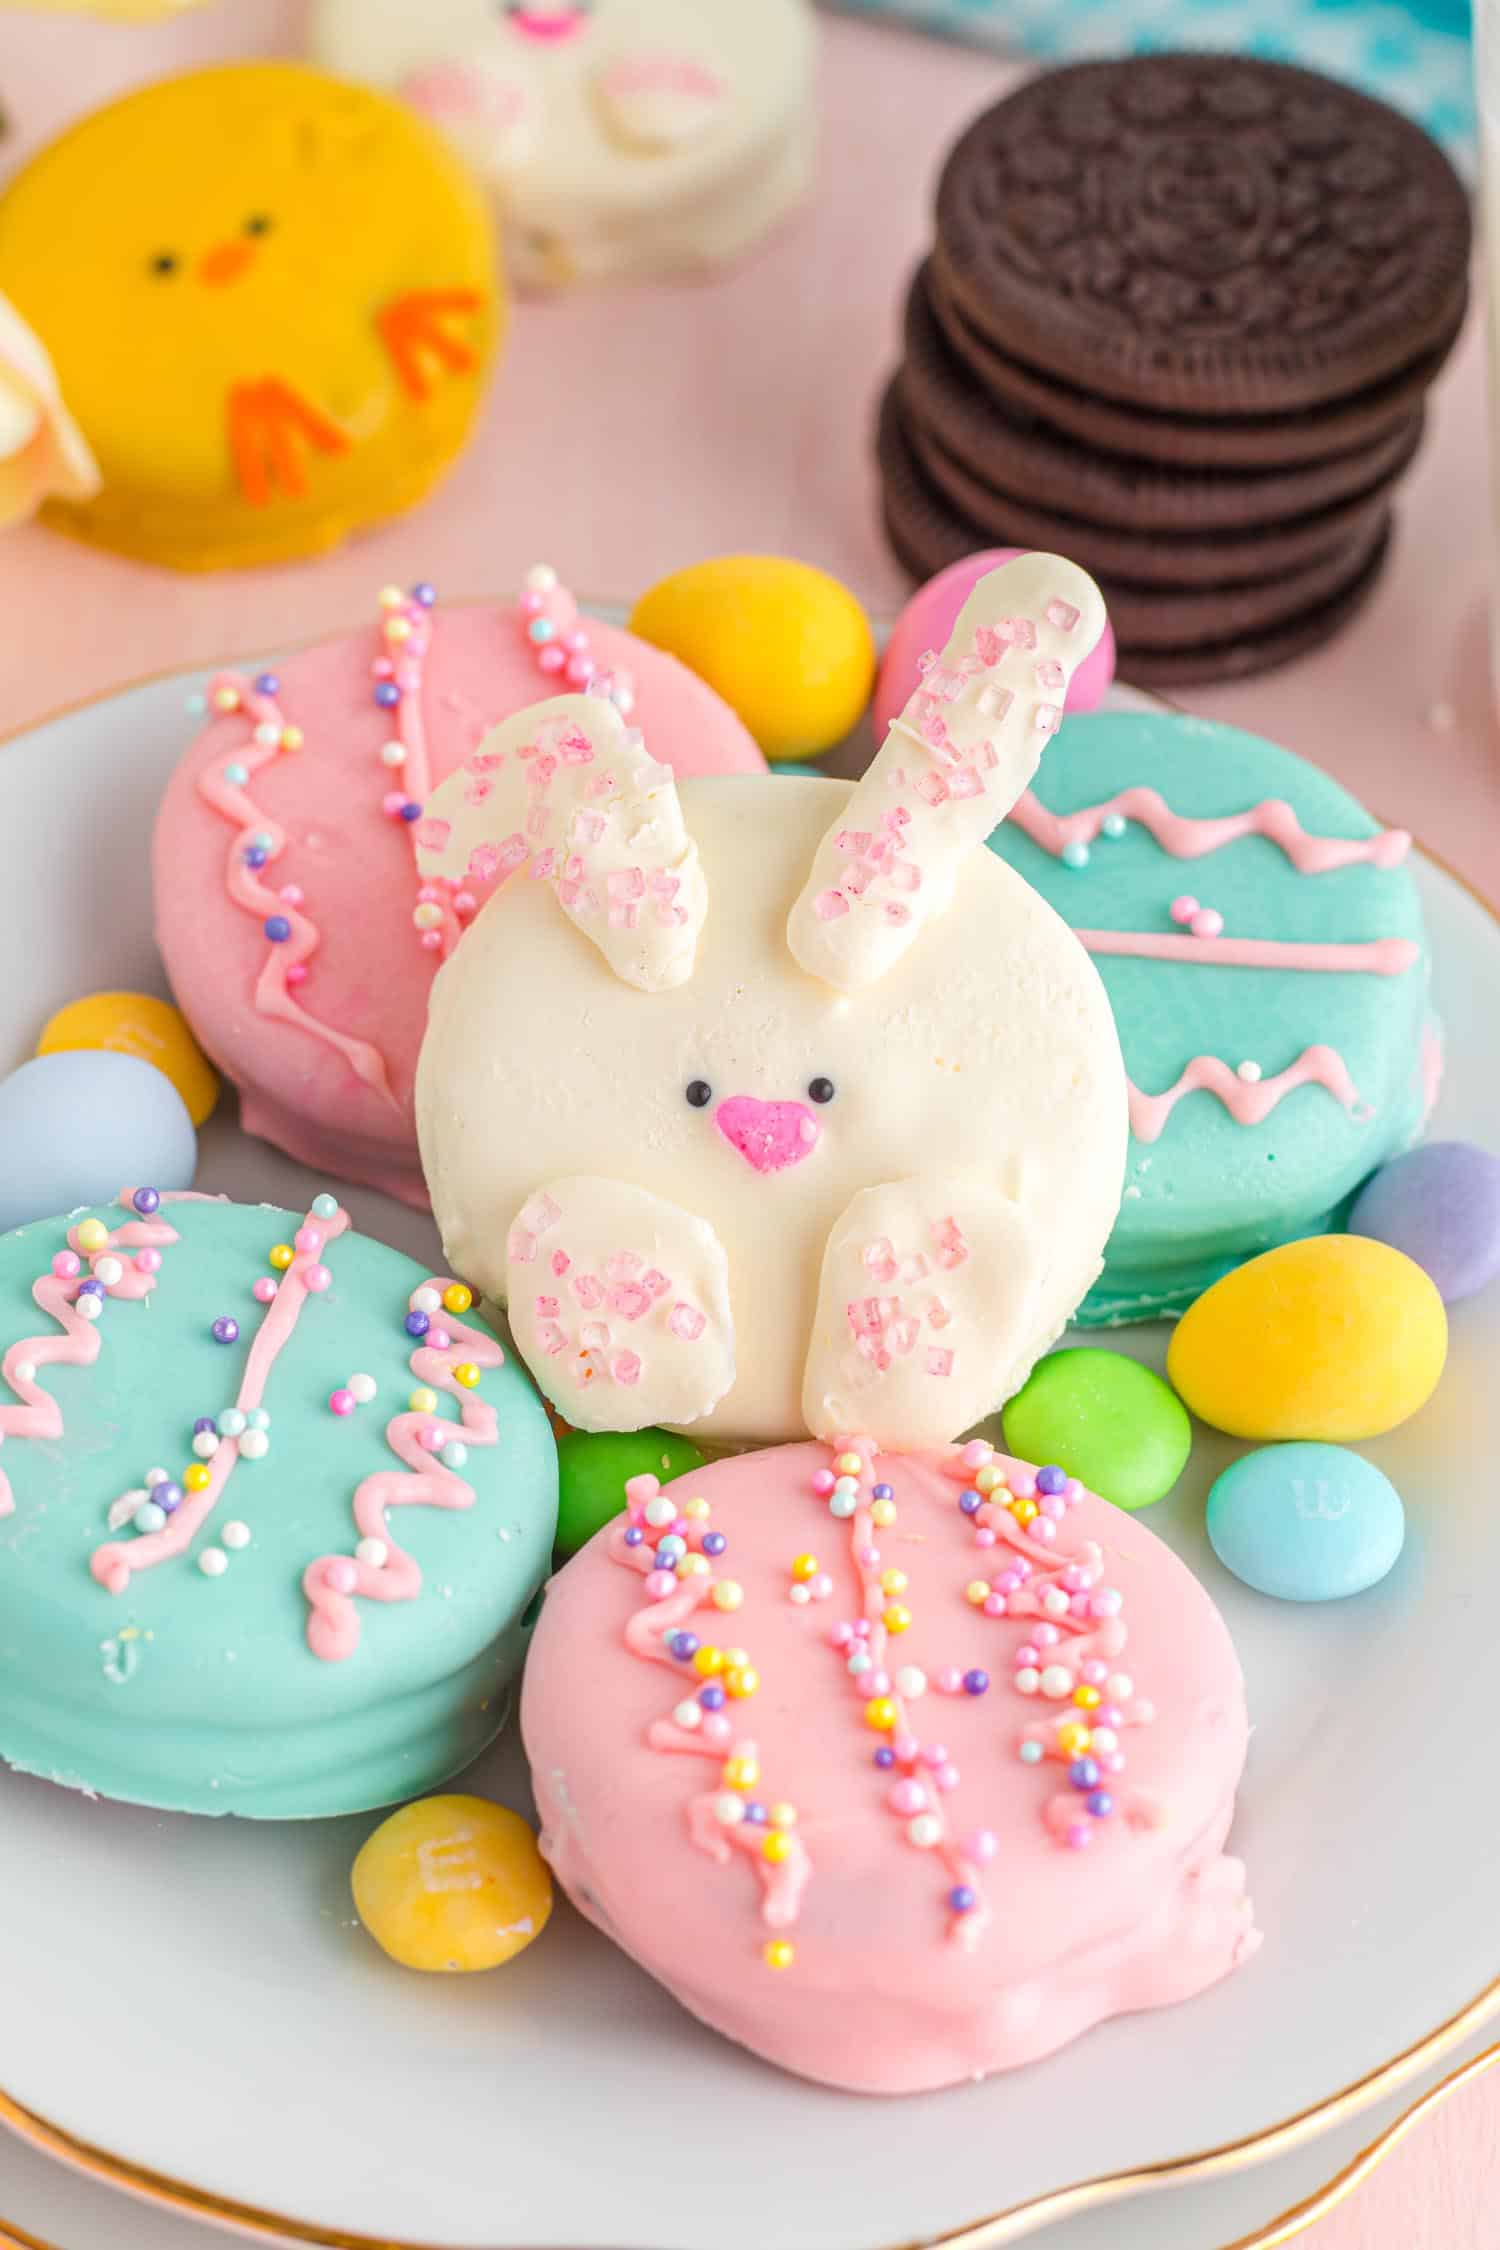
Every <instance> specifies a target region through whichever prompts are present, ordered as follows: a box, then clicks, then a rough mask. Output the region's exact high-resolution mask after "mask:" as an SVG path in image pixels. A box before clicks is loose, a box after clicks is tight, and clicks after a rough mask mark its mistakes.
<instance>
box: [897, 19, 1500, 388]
mask: <svg viewBox="0 0 1500 2250" xmlns="http://www.w3.org/2000/svg"><path fill="white" fill-rule="evenodd" d="M937 220H938V247H937V261H938V266H939V269H940V272H941V276H942V281H943V286H944V288H945V289H946V290H947V291H948V292H949V293H950V294H951V296H952V297H953V299H954V300H955V301H956V303H957V305H958V307H959V308H960V310H961V312H962V315H963V318H964V319H965V320H966V321H967V322H968V323H969V324H970V325H971V326H972V327H973V328H974V329H976V330H977V331H978V332H979V334H980V335H981V336H983V337H986V338H988V339H990V340H991V341H992V342H993V343H994V344H995V345H996V346H997V347H998V348H999V349H1000V350H1001V351H1003V352H1004V353H1005V354H1006V356H1007V357H1008V358H1009V359H1011V360H1015V361H1020V362H1022V363H1023V364H1025V365H1027V366H1030V367H1033V368H1036V369H1039V370H1043V371H1045V372H1046V373H1047V374H1048V376H1049V377H1052V376H1055V377H1057V378H1059V379H1060V380H1062V381H1063V382H1065V383H1069V384H1071V385H1073V386H1074V387H1075V388H1076V389H1078V390H1081V391H1084V392H1087V393H1090V394H1093V395H1096V396H1098V397H1100V398H1104V399H1108V400H1111V401H1115V402H1120V403H1124V404H1127V405H1134V406H1138V407H1144V408H1148V409H1151V410H1152V411H1154V412H1163V411H1166V412H1170V413H1173V414H1176V415H1180V416H1183V417H1196V416H1222V415H1244V416H1253V417H1259V416H1267V415H1283V414H1295V413H1298V412H1301V411H1302V410H1304V409H1306V408H1309V407H1312V408H1317V407H1323V406H1326V405H1327V404H1328V402H1329V401H1330V400H1334V399H1342V398H1347V397H1350V396H1354V395H1357V394H1358V393H1359V392H1361V391H1364V390H1367V389H1368V388H1369V387H1370V386H1371V385H1373V384H1379V383H1382V382H1389V381H1392V380H1393V379H1396V378H1399V377H1400V376H1401V375H1402V374H1403V373H1404V372H1405V371H1406V370H1408V369H1410V368H1411V367H1412V366H1413V365H1414V364H1415V363H1417V362H1419V361H1421V360H1423V359H1425V358H1429V357H1430V356H1431V355H1432V354H1433V353H1434V352H1436V351H1437V350H1438V349H1439V348H1440V347H1441V346H1442V344H1443V342H1444V340H1445V339H1448V338H1451V336H1452V335H1453V333H1454V331H1455V328H1456V325H1457V322H1458V320H1459V318H1460V316H1461V313H1462V309H1463V305H1464V300H1465V295H1466V292H1467V288H1468V271H1469V254H1470V233H1471V229H1470V218H1469V203H1468V197H1467V195H1466V194H1465V192H1464V189H1463V186H1462V183H1461V182H1460V180H1459V178H1458V176H1457V174H1456V173H1455V172H1454V170H1453V167H1452V165H1451V164H1450V163H1449V162H1448V159H1447V158H1446V157H1445V156H1444V154H1443V153H1442V151H1441V150H1440V149H1439V148H1438V146H1437V144H1436V143H1435V142H1434V141H1432V140H1430V139H1429V138H1428V137H1427V135H1426V134H1425V133H1423V132H1422V131H1421V130H1420V128H1419V127H1417V126H1416V125H1413V124H1412V123H1410V122H1409V121H1408V120H1407V119H1406V118H1404V117H1401V116H1399V115H1398V114H1397V112H1396V111H1394V110H1392V109H1388V108H1387V107H1386V106H1385V105H1384V104H1383V103H1380V102H1376V101H1372V100H1371V99H1369V97H1368V96H1366V95H1364V94H1360V93H1356V92H1355V91H1354V90H1353V89H1352V88H1350V87H1346V86H1342V85H1339V84H1336V83H1335V82H1334V81H1333V80H1331V79H1326V78H1323V77H1320V76H1318V75H1317V74H1316V73H1314V72H1311V71H1304V70H1299V69H1295V68H1293V67H1292V66H1291V65H1289V64H1285V63H1270V62H1259V61H1254V60H1250V59H1246V58H1240V57H1235V56H1215V55H1161V56H1152V57H1139V58H1135V59H1132V60H1129V61H1124V62H1101V63H1077V64H1073V65H1070V66H1068V67H1066V68H1064V69H1060V70H1054V71H1048V72H1045V73H1043V74H1041V75H1040V76H1038V77H1036V78H1034V79H1032V80H1031V81H1030V82H1029V83H1028V84H1027V85H1025V86H1023V87H1021V88H1020V90H1019V91H1018V92H1016V93H1014V94H1012V95H1011V96H1009V98H1008V99H1007V100H1005V101H1003V102H1000V103H998V104H996V106H995V107H994V108H993V109H990V110H988V111H987V112H986V113H985V114H984V115H983V116H982V117H980V118H978V119H977V120H976V122H975V123H974V124H973V125H972V126H971V127H970V128H969V130H968V131H967V132H966V133H965V134H964V136H963V138H962V139H961V140H960V141H959V143H958V145H957V147H956V148H955V149H954V151H953V153H952V155H951V156H950V158H949V160H948V163H947V165H946V167H945V169H944V172H943V176H942V181H941V184H940V186H939V189H938V203H937Z"/></svg>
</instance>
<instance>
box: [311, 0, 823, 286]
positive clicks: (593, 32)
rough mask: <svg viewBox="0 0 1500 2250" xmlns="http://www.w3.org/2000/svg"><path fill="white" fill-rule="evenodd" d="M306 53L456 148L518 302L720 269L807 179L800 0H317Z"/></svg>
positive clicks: (806, 66) (807, 28)
mask: <svg viewBox="0 0 1500 2250" xmlns="http://www.w3.org/2000/svg"><path fill="white" fill-rule="evenodd" d="M313 40H314V52H315V54H316V56H317V59H318V60H319V61H320V62H322V63H325V64H327V66H328V67H329V68H330V69H331V70H336V71H338V72H339V73H340V75H341V76H343V77H347V78H358V79H363V80H364V81H366V83H368V84H370V85H374V86H378V87H380V88H382V89H383V90H384V91H385V92H388V93H395V94H399V95H401V96H402V97H403V99H405V100H406V101H408V102H410V103H411V105H412V106H413V108H415V109H419V110H421V111H422V113H423V114H424V115H425V116H427V117H429V118H431V120H432V122H433V123H434V124H435V125H438V126H440V127H441V128H442V129H443V130H444V131H445V132H446V133H447V134H448V135H449V136H450V138H451V139H452V140H453V141H454V142H455V143H456V145H457V146H458V148H459V149H460V151H461V152H462V154H463V155H464V156H466V157H467V158H468V160H469V162H470V163H471V164H472V165H473V166H474V168H475V170H476V171H477V172H478V173H479V174H480V176H481V178H483V179H484V180H486V181H487V182H488V183H489V185H490V186H491V187H493V189H494V190H495V193H496V195H497V197H498V200H499V204H500V209H501V214H502V217H503V219H504V222H505V228H506V236H507V244H506V249H507V259H506V262H507V266H508V269H509V271H510V272H511V274H512V275H513V277H514V278H515V280H516V281H517V283H518V284H519V285H520V287H522V288H525V289H555V288H558V287H561V286H565V285H566V284H568V283H571V282H574V281H600V280H606V279H624V278H632V277H634V278H645V277H648V276H653V275H673V274H679V273H684V272H694V271H698V270H700V269H703V268H706V267H709V266H713V265H717V264H719V263H721V262H722V261H724V260H726V259H729V258H733V257H736V256H738V254H739V253H740V252H741V251H742V250H744V249H746V248H747V247H748V246H749V245H750V244H751V243H752V242H754V241H756V240H757V239H758V238H759V237H760V236H761V235H762V234H764V233H765V232H766V231H767V230H768V229H769V228H770V227H772V226H774V225H775V224H776V222H777V221H778V220H779V219H780V218H781V217H782V215H783V214H784V213H785V212H786V211H787V210H788V209H790V208H791V206H792V205H793V204H794V203H795V202H797V201H798V200H799V198H800V196H801V194H802V192H803V190H804V188H805V187H806V184H807V179H808V174H809V171H810V167H811V159H812V148H813V87H812V69H813V24H812V9H811V4H810V0H511V4H509V5H507V4H506V0H421V5H420V6H418V5H415V4H414V0H318V4H317V6H316V8H315V9H314V12H313Z"/></svg>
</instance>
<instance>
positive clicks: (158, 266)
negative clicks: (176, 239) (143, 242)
mask: <svg viewBox="0 0 1500 2250" xmlns="http://www.w3.org/2000/svg"><path fill="white" fill-rule="evenodd" d="M149 271H150V272H152V273H154V274H157V275H159V276H160V277H161V279H162V280H165V279H166V278H167V276H168V275H169V274H174V273H175V272H176V271H177V260H176V258H175V257H174V256H173V255H172V252H171V251H170V250H158V251H157V253H156V256H155V257H154V258H153V259H152V260H151V264H150V268H149Z"/></svg>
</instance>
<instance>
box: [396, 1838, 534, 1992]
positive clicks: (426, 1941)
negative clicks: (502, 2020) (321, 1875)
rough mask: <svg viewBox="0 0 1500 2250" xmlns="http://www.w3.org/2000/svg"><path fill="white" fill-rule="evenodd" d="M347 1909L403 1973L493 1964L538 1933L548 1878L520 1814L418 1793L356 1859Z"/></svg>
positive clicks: (444, 1972)
mask: <svg viewBox="0 0 1500 2250" xmlns="http://www.w3.org/2000/svg"><path fill="white" fill-rule="evenodd" d="M352 1881H353V1888H354V1906H355V1911H356V1912H357V1914H358V1915H359V1918H360V1920H361V1922H363V1924H364V1926H365V1928H366V1929H367V1930H368V1931H369V1933H370V1935H371V1937H372V1938H373V1939H374V1940H375V1943H376V1944H377V1945H378V1946H380V1947H381V1948H382V1950H383V1951H384V1952H386V1953H388V1954H389V1955H390V1957H391V1959H392V1960H393V1961H399V1962H400V1963H401V1965H402V1967H403V1968H406V1969H424V1970H428V1971H433V1972H436V1973H438V1974H441V1975H448V1976H454V1975H461V1974H463V1973H465V1972H467V1971H469V1970H473V1969H497V1968H499V1967H500V1965H501V1963H502V1962H505V1961H511V1960H514V1958H515V1956H516V1955H517V1954H518V1953H520V1952H522V1951H523V1950H524V1949H525V1947H527V1946H528V1945H530V1943H531V1941H532V1939H533V1938H534V1937H539V1936H540V1935H541V1933H542V1931H543V1929H544V1928H545V1927H546V1923H547V1917H548V1915H549V1914H550V1913H551V1912H552V1877H551V1876H550V1874H549V1873H548V1872H547V1866H546V1862H545V1861H544V1860H543V1858H542V1855H541V1853H540V1852H539V1851H538V1850H537V1844H536V1838H535V1836H534V1835H533V1834H532V1832H531V1830H530V1829H529V1828H528V1827H527V1825H526V1823H525V1821H524V1820H523V1819H522V1818H521V1816H520V1814H519V1813H513V1812H507V1810H506V1808H505V1807H504V1806H503V1805H492V1804H489V1803H488V1802H487V1801H486V1800H485V1799H484V1798H483V1797H422V1798H419V1799H418V1801H417V1802H416V1804H414V1805H405V1806H403V1808H402V1809H401V1811H400V1812H396V1813H392V1814H391V1815H390V1818H389V1819H388V1820H383V1821H382V1822H381V1823H380V1826H379V1827H378V1828H377V1829H376V1830H375V1832H374V1834H373V1835H371V1836H370V1837H369V1838H368V1839H367V1840H366V1842H365V1845H364V1847H363V1849H362V1850H361V1852H360V1854H359V1857H358V1858H357V1859H356V1860H355V1862H354V1873H353V1878H352Z"/></svg>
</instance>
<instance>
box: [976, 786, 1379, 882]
mask: <svg viewBox="0 0 1500 2250" xmlns="http://www.w3.org/2000/svg"><path fill="white" fill-rule="evenodd" d="M1114 815H1119V816H1121V817H1122V818H1124V819H1126V820H1134V821H1138V822H1139V823H1140V825H1141V826H1142V827H1143V828H1148V829H1149V830H1150V832H1151V834H1152V835H1153V836H1154V837H1155V839H1156V841H1157V843H1158V844H1160V846H1161V848H1162V850H1163V851H1164V852H1170V853H1171V855H1172V857H1173V858H1174V859H1203V858H1206V857H1207V855H1208V854H1209V853H1210V852H1216V851H1220V850H1222V849H1223V847H1224V845H1226V844H1233V843H1237V842H1238V841H1239V839H1240V838H1241V837H1242V836H1264V837H1265V838H1266V839H1267V840H1268V841H1269V842H1270V843H1273V844H1275V845H1277V846H1278V847H1279V849H1280V850H1281V851H1283V852H1284V853H1285V854H1286V856H1287V858H1288V859H1289V860H1290V861H1291V863H1292V865H1293V867H1295V868H1296V870H1297V873H1298V874H1299V875H1327V874H1329V873H1331V872H1332V871H1333V870H1334V869H1335V868H1339V867H1358V866H1369V867H1399V866H1400V864H1401V862H1402V860H1404V859H1405V857H1406V855H1407V853H1408V852H1409V851H1410V850H1411V838H1410V836H1409V835H1408V834H1407V833H1406V830H1405V829H1404V828H1385V829H1382V830H1381V831H1380V832H1379V833H1378V834H1377V835H1374V836H1361V837H1347V836H1313V835H1309V833H1308V831H1307V830H1306V829H1305V828H1304V827H1303V825H1302V823H1301V821H1300V820H1299V819H1298V818H1297V815H1296V813H1295V812H1294V811H1293V810H1292V808H1291V806H1290V805H1289V804H1287V803H1286V802H1285V801H1284V799H1282V798H1280V797H1267V798H1265V799H1264V800H1263V801H1262V802H1261V803H1260V804H1258V805H1252V806H1251V807H1250V809H1249V811H1248V812H1242V813H1223V814H1220V815H1217V816H1216V817H1213V818H1208V819H1195V818H1193V817H1192V816H1190V815H1189V814H1187V813H1175V812H1173V811H1172V809H1171V807H1170V805H1168V803H1167V801H1166V799H1165V798H1164V797H1163V796H1161V795H1160V793H1159V792H1158V791H1157V790H1155V789H1142V788H1135V789H1122V790H1120V792H1119V793H1118V795H1116V796H1114V797H1109V798H1106V799H1105V800H1104V801H1103V802H1102V803H1100V804H1097V805H1085V806H1084V807H1083V808H1082V810H1081V811H1079V812H1073V813H1054V812H1049V811H1048V810H1047V807H1046V806H1045V805H1044V804H1042V803H1041V801H1040V800H1039V798H1038V797H1037V796H1036V793H1035V792H1034V791H1033V790H1030V789H1028V790H1027V791H1026V792H1025V794H1024V795H1023V796H1021V797H1019V798H1017V800H1016V802H1015V804H1014V805H1013V806H1012V807H1011V810H1010V818H1011V819H1012V820H1013V821H1014V822H1015V824H1016V826H1017V827H1018V828H1019V829H1020V830H1021V831H1022V833H1023V834H1024V835H1027V836H1029V837H1030V838H1031V840H1032V842H1033V843H1034V844H1039V845H1040V846H1041V848H1042V850H1043V851H1046V852H1050V853H1051V854H1052V856H1053V858H1054V859H1057V858H1060V857H1061V856H1062V852H1063V850H1064V848H1065V846H1067V845H1068V844H1092V843H1094V842H1095V841H1096V840H1097V838H1098V837H1099V835H1100V834H1101V832H1102V830H1103V827H1104V823H1105V821H1106V820H1108V819H1110V818H1111V817H1112V816H1114Z"/></svg>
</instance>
